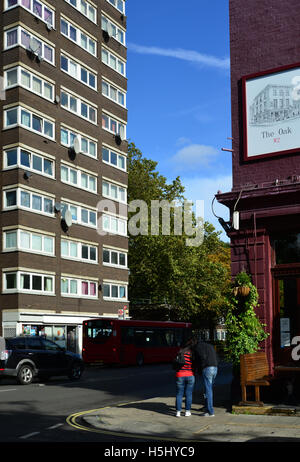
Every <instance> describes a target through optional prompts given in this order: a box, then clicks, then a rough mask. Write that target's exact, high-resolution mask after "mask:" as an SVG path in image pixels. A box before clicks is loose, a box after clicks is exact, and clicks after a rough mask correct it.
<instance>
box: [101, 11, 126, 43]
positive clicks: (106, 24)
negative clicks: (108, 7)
mask: <svg viewBox="0 0 300 462" xmlns="http://www.w3.org/2000/svg"><path fill="white" fill-rule="evenodd" d="M101 27H102V29H103V30H104V31H105V32H108V33H109V34H110V35H111V36H112V37H113V38H114V39H116V40H117V41H118V42H120V43H122V45H125V31H124V30H123V29H121V28H120V27H119V26H118V25H117V24H115V23H114V22H112V21H110V20H109V19H108V18H106V17H105V16H102V18H101Z"/></svg>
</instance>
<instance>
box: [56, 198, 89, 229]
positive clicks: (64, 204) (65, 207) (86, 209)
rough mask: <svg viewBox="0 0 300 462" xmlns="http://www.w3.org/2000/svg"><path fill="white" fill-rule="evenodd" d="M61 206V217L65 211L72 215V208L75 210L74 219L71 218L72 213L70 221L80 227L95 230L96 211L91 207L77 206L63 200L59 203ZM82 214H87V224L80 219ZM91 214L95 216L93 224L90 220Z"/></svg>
mask: <svg viewBox="0 0 300 462" xmlns="http://www.w3.org/2000/svg"><path fill="white" fill-rule="evenodd" d="M61 205H62V211H61V214H62V217H64V214H65V212H66V210H70V212H71V213H72V207H73V208H74V209H75V208H76V219H75V218H74V217H73V213H72V221H73V223H74V224H77V225H81V226H86V227H87V228H94V229H96V228H97V211H96V209H92V208H91V207H85V206H83V205H79V204H76V203H74V202H69V201H67V200H63V199H62V201H61ZM83 212H87V214H88V222H85V221H84V220H83V219H82V215H83ZM92 213H93V214H95V224H94V223H93V221H92V220H91V218H90V217H91V214H92Z"/></svg>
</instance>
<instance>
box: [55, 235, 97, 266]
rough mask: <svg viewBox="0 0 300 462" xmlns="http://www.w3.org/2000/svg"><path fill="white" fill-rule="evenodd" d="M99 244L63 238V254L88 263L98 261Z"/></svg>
mask: <svg viewBox="0 0 300 462" xmlns="http://www.w3.org/2000/svg"><path fill="white" fill-rule="evenodd" d="M97 254H98V252H97V246H93V245H90V244H85V243H82V242H75V241H69V240H67V239H62V240H61V256H62V257H63V258H67V259H69V260H78V261H83V262H86V263H97V261H98V257H97Z"/></svg>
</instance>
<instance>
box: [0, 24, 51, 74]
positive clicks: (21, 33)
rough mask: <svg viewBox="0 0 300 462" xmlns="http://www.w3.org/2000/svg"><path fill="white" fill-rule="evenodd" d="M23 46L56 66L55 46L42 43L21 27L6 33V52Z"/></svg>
mask: <svg viewBox="0 0 300 462" xmlns="http://www.w3.org/2000/svg"><path fill="white" fill-rule="evenodd" d="M31 40H32V42H33V49H31V48H30V44H31ZM15 46H21V47H23V48H26V49H27V50H28V49H30V50H31V51H32V52H33V53H34V54H36V55H39V56H40V57H41V58H43V59H44V60H45V61H47V62H48V63H50V64H53V65H54V64H55V62H54V56H55V53H54V46H51V45H50V44H48V43H46V42H43V41H41V40H40V39H39V38H37V37H36V36H35V35H33V34H32V33H31V32H29V31H27V30H26V29H24V28H23V27H21V26H18V27H15V28H13V29H9V30H7V31H5V32H4V50H8V49H9V48H12V47H15Z"/></svg>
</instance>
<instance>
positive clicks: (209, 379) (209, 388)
mask: <svg viewBox="0 0 300 462" xmlns="http://www.w3.org/2000/svg"><path fill="white" fill-rule="evenodd" d="M217 373H218V368H217V367H214V366H211V367H205V368H204V369H203V370H202V377H203V382H204V389H205V407H206V410H207V412H208V413H209V414H214V407H213V386H214V382H215V378H216V375H217Z"/></svg>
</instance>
